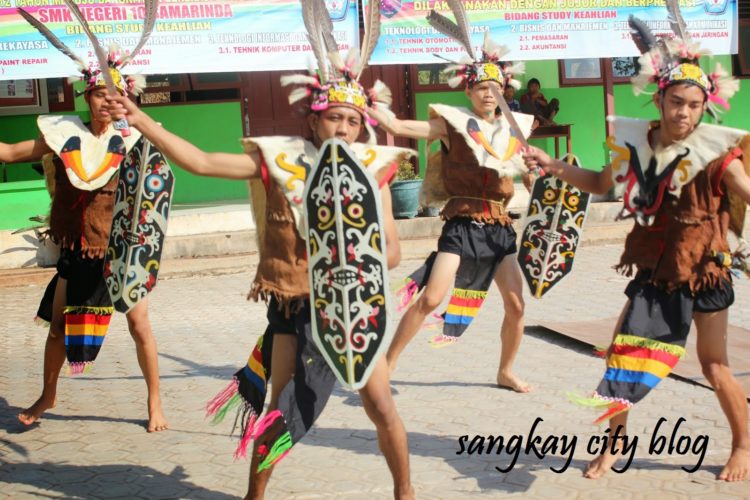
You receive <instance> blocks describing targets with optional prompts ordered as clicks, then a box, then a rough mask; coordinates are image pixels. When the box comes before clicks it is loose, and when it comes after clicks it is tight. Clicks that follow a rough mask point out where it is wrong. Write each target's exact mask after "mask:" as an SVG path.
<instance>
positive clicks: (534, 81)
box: [526, 78, 542, 88]
mask: <svg viewBox="0 0 750 500" xmlns="http://www.w3.org/2000/svg"><path fill="white" fill-rule="evenodd" d="M532 83H536V84H537V85H539V86H540V87H541V86H542V84H541V83H540V82H539V80H537V79H536V78H532V79H531V80H529V81H528V83H527V84H526V88H529V87H531V84H532Z"/></svg>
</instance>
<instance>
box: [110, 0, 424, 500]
mask: <svg viewBox="0 0 750 500" xmlns="http://www.w3.org/2000/svg"><path fill="white" fill-rule="evenodd" d="M370 5H371V6H373V5H374V6H375V8H372V7H371V8H369V9H368V11H367V12H366V14H365V41H364V42H363V43H362V54H361V56H360V58H359V59H357V58H356V57H354V56H352V55H350V56H349V57H348V58H346V59H342V58H341V56H340V55H339V54H338V47H337V45H336V42H335V41H334V40H333V36H332V32H333V26H332V24H331V20H330V17H329V14H328V10H327V9H326V7H325V2H324V1H323V0H304V1H303V2H302V9H303V19H304V24H305V27H306V29H307V32H308V38H309V40H310V45H311V46H312V50H313V53H314V54H315V57H316V60H317V68H316V70H315V71H313V72H311V73H310V74H307V75H293V76H290V77H285V78H284V79H283V83H284V84H286V85H295V84H296V85H299V86H300V88H298V89H295V90H293V91H292V93H291V95H290V98H289V100H290V102H293V103H297V102H299V103H301V104H304V105H306V107H307V125H308V126H309V127H310V130H311V132H312V135H313V139H312V140H311V141H310V140H306V139H304V138H302V137H282V136H275V137H253V138H249V139H245V140H244V141H243V142H244V146H245V154H225V153H205V152H203V151H201V150H199V149H197V148H196V147H195V146H193V145H192V144H189V143H187V142H186V141H184V140H182V139H180V138H179V137H177V136H175V135H173V134H171V133H169V132H168V131H166V130H164V129H163V128H162V127H158V126H156V125H155V124H154V122H153V120H151V119H150V118H149V117H148V116H146V115H145V114H144V113H142V112H140V111H139V110H138V109H137V108H136V107H135V106H134V105H133V104H132V103H131V102H130V101H129V100H127V99H126V98H124V97H117V98H114V99H112V101H113V102H114V103H117V105H114V104H113V110H112V112H113V113H114V114H115V116H117V117H120V116H127V117H128V120H129V122H130V126H132V127H134V128H137V129H139V130H140V131H141V132H142V133H143V134H144V135H145V136H146V137H148V138H149V139H151V140H152V142H154V143H156V144H158V145H159V147H160V148H161V149H162V151H164V152H165V153H166V155H167V156H168V157H169V158H170V160H172V161H173V162H174V163H175V164H177V165H179V166H181V167H183V168H185V169H186V170H189V171H191V172H193V173H197V174H202V175H212V176H217V177H227V178H232V179H240V178H241V179H251V198H252V203H253V211H254V213H255V220H256V221H257V223H258V231H257V233H258V248H259V250H260V262H259V264H258V270H257V274H256V276H255V280H254V283H253V285H252V289H251V291H250V294H249V298H251V299H253V300H264V301H267V302H268V315H267V316H268V323H269V324H268V327H267V329H266V331H265V333H264V334H263V336H262V337H261V338H260V339H259V340H258V342H257V344H256V346H255V348H254V349H253V351H252V352H251V354H250V356H249V357H248V361H247V363H246V365H244V366H243V368H242V369H240V370H239V371H238V372H237V373H235V376H234V380H233V381H232V382H231V383H230V384H229V386H228V387H227V388H226V389H225V390H224V391H222V392H221V393H220V394H218V395H217V396H216V397H215V398H214V399H213V400H212V401H211V402H210V404H209V405H208V408H207V410H208V413H209V414H210V415H212V416H213V417H214V420H216V421H219V420H221V419H222V418H224V416H225V415H226V414H227V412H230V411H232V412H234V411H238V412H239V422H240V427H241V440H240V443H239V446H238V447H237V450H236V452H235V456H236V457H245V456H247V455H248V449H247V448H248V446H250V447H251V450H252V452H251V469H250V491H249V492H248V497H260V496H262V495H263V492H264V491H265V488H266V484H267V481H268V478H269V476H270V474H271V471H272V470H273V467H274V465H275V464H276V463H278V462H279V460H281V459H282V458H283V457H284V456H286V455H287V454H288V453H289V451H290V450H291V449H292V447H293V445H294V444H295V443H297V442H299V440H300V439H302V438H303V437H304V435H305V434H306V433H307V431H308V430H309V429H310V427H311V426H312V425H313V423H314V422H315V420H316V419H317V418H318V416H319V415H320V414H321V412H322V411H323V409H324V408H325V405H326V403H327V401H328V398H329V396H330V394H331V391H332V390H333V386H334V383H335V380H336V377H335V376H334V373H333V372H332V370H331V368H329V366H328V364H327V363H326V361H325V359H324V358H323V356H322V355H321V353H320V351H319V350H318V347H317V346H316V344H315V343H314V341H313V338H312V334H311V319H312V318H311V315H312V314H313V312H315V313H316V314H320V313H321V309H320V307H319V305H318V304H311V298H310V296H311V291H310V286H309V279H308V266H309V262H308V259H309V257H308V255H307V252H306V248H305V238H306V237H308V234H309V233H308V231H307V230H306V229H305V228H306V226H307V225H308V221H307V214H306V213H305V211H304V209H303V196H304V190H305V184H306V178H307V176H308V173H309V172H310V169H311V167H312V166H313V165H315V164H316V161H325V158H322V159H320V160H318V156H319V148H320V147H321V146H322V145H323V143H324V142H325V141H328V140H329V139H332V138H339V139H341V140H343V141H345V142H346V143H347V144H348V145H349V148H350V150H351V151H352V152H353V154H354V155H356V156H357V158H359V162H360V163H361V164H362V165H364V167H363V168H366V170H367V171H368V172H371V173H372V174H373V175H374V176H375V177H376V179H377V180H378V183H379V187H380V190H381V191H380V193H375V194H374V195H373V194H368V196H372V197H373V198H374V196H381V197H382V198H383V200H384V201H385V202H384V207H389V206H390V203H387V200H388V199H389V195H388V192H389V189H388V182H389V181H390V180H391V179H392V178H393V174H394V173H395V168H396V167H397V165H398V163H400V162H402V161H407V160H408V158H409V157H411V156H413V154H414V152H413V151H411V150H408V149H403V148H396V147H385V146H376V145H372V144H363V143H359V142H357V140H358V138H359V137H360V135H361V134H362V133H363V131H364V129H365V128H368V129H369V127H370V126H371V125H372V124H373V120H372V119H371V113H372V112H373V110H378V112H381V113H383V112H384V111H385V110H387V104H388V102H390V99H389V92H388V91H387V89H386V88H385V86H384V85H383V84H382V83H377V82H376V84H375V86H374V87H373V89H371V90H366V89H365V88H364V86H363V85H362V84H361V83H360V81H359V78H360V77H361V75H362V70H363V69H364V65H365V64H366V62H367V60H368V58H369V56H370V54H371V52H372V50H373V49H374V47H375V43H376V42H377V39H378V34H379V24H380V17H379V16H380V13H379V9H378V8H377V6H378V4H377V3H376V2H373V3H370ZM117 106H124V107H125V108H126V110H127V114H126V113H125V112H124V110H122V109H119V108H118V107H117ZM251 119H252V117H251ZM369 135H370V139H371V140H374V133H372V132H370V134H369ZM360 188H361V186H356V187H352V189H351V191H350V196H348V198H351V199H352V200H355V199H359V197H360V195H361V193H360V192H358V191H359V190H360ZM352 209H353V210H354V211H352V212H351V213H352V214H354V215H353V217H354V219H357V217H358V216H357V215H356V209H357V206H356V203H352ZM383 212H384V213H383V219H384V228H385V239H386V249H387V253H388V260H389V264H390V265H391V266H393V265H395V264H396V263H397V262H398V254H399V250H398V249H399V245H398V235H397V233H396V229H395V222H394V221H393V215H392V213H391V212H390V210H383ZM320 213H321V214H323V212H320ZM330 214H331V212H330V211H329V212H327V213H326V214H323V215H321V217H324V216H325V217H329V216H330ZM329 222H330V219H329ZM355 222H356V221H355ZM310 225H312V223H310ZM352 229H353V230H354V229H356V228H353V227H352ZM373 238H374V237H373ZM368 241H369V239H368ZM327 244H328V243H327ZM337 248H338V247H337V246H336V245H332V246H331V252H332V254H331V255H332V258H334V257H333V256H334V255H336V253H337V252H338V250H337ZM346 251H347V252H348V253H347V257H350V258H351V259H352V260H354V261H356V260H357V259H359V258H361V257H360V256H359V255H357V254H358V253H359V247H358V248H357V249H354V248H352V247H347V250H346ZM341 253H343V252H341ZM332 279H333V278H332ZM334 305H335V304H334ZM360 305H361V303H360V302H356V301H355V302H352V307H353V308H355V307H359V306H360ZM324 312H327V311H324ZM331 321H334V319H332V320H331ZM366 323H367V322H366ZM271 361H273V363H272V362H271ZM373 365H374V369H373V371H372V372H371V375H370V377H369V380H368V382H367V384H366V385H365V386H364V388H363V389H361V390H360V394H361V396H362V399H363V401H364V404H365V407H366V408H367V409H368V415H370V417H371V418H372V419H373V421H374V422H375V425H376V428H377V432H378V437H379V442H380V443H382V445H383V446H382V452H383V454H384V455H385V456H386V457H387V459H388V460H387V461H388V465H389V467H390V469H391V473H392V475H393V480H394V491H395V492H396V494H397V495H399V496H403V497H404V498H407V497H409V496H411V495H413V490H412V488H411V485H410V475H409V458H408V448H407V444H406V433H405V431H404V427H403V425H402V423H401V420H400V418H399V416H398V414H397V413H396V407H395V404H394V401H393V398H392V396H391V393H390V390H389V387H388V369H387V366H386V364H385V359H384V358H383V357H381V358H380V359H379V360H378V362H377V363H371V365H370V366H373ZM269 382H271V390H270V392H271V396H270V401H269V405H268V408H267V409H266V413H265V415H263V410H264V403H265V401H266V399H267V397H266V396H267V386H268V383H269ZM251 441H255V443H254V444H251Z"/></svg>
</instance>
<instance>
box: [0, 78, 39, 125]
mask: <svg viewBox="0 0 750 500" xmlns="http://www.w3.org/2000/svg"><path fill="white" fill-rule="evenodd" d="M46 97H47V85H46V81H45V80H28V79H27V80H3V81H0V116H10V115H38V114H41V113H46V112H47V110H48V109H47V99H46Z"/></svg>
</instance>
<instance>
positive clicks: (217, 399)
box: [206, 378, 240, 417]
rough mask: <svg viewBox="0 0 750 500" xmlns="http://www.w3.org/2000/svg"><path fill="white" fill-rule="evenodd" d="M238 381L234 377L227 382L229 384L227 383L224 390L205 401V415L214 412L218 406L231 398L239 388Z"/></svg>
mask: <svg viewBox="0 0 750 500" xmlns="http://www.w3.org/2000/svg"><path fill="white" fill-rule="evenodd" d="M239 386H240V384H239V382H238V381H237V379H236V378H234V379H232V381H231V382H229V385H227V386H226V387H225V388H224V390H222V391H221V392H220V393H219V394H217V395H216V396H214V398H213V399H212V400H211V401H209V402H208V403H206V416H207V417H208V416H210V415H213V414H215V413H216V412H217V411H218V410H219V408H221V407H222V406H224V405H225V404H227V401H229V400H230V399H232V396H234V395H235V394H236V393H237V391H238V390H239Z"/></svg>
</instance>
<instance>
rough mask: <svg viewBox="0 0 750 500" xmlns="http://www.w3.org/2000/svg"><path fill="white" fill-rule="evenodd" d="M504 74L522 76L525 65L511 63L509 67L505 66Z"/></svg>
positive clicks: (522, 63) (523, 63)
mask: <svg viewBox="0 0 750 500" xmlns="http://www.w3.org/2000/svg"><path fill="white" fill-rule="evenodd" d="M504 72H505V73H510V74H511V75H523V74H524V72H526V63H525V62H516V63H513V64H511V65H510V66H507V67H506V68H505V71H504Z"/></svg>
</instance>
